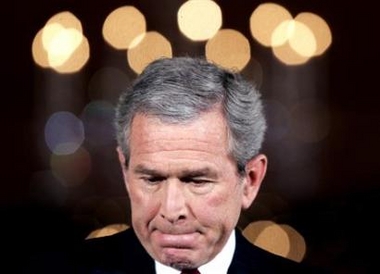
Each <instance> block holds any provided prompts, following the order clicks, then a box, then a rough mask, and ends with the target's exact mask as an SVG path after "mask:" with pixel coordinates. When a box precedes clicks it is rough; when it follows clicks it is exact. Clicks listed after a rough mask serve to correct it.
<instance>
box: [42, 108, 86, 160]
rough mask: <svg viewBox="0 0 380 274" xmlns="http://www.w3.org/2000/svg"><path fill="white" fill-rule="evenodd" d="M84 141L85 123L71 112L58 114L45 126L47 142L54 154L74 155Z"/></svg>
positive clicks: (53, 115)
mask: <svg viewBox="0 0 380 274" xmlns="http://www.w3.org/2000/svg"><path fill="white" fill-rule="evenodd" d="M83 141H84V127H83V123H82V121H81V120H80V119H78V118H77V117H76V116H75V115H74V114H72V113H71V112H68V111H60V112H56V113H54V114H52V115H51V116H50V118H49V119H48V121H47V122H46V124H45V142H46V144H47V146H48V147H49V149H50V151H51V152H52V153H53V154H56V155H67V154H71V153H74V152H75V151H76V150H77V149H78V148H79V147H80V146H81V145H82V143H83Z"/></svg>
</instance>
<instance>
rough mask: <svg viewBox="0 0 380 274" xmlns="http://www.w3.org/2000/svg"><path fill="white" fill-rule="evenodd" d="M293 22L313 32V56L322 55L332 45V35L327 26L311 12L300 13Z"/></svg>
mask: <svg viewBox="0 0 380 274" xmlns="http://www.w3.org/2000/svg"><path fill="white" fill-rule="evenodd" d="M294 20H296V21H298V22H300V23H303V24H305V25H306V26H308V27H309V29H310V30H311V31H312V32H313V34H314V37H315V40H316V46H317V47H316V50H315V53H314V56H318V55H321V54H323V53H324V52H325V51H326V50H327V49H328V48H329V47H330V45H331V43H332V35H331V30H330V28H329V25H328V24H327V23H326V21H325V20H324V19H323V18H321V17H320V16H318V15H316V14H314V13H311V12H302V13H300V14H298V15H297V16H296V17H295V18H294Z"/></svg>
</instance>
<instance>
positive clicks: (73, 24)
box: [45, 11, 83, 33]
mask: <svg viewBox="0 0 380 274" xmlns="http://www.w3.org/2000/svg"><path fill="white" fill-rule="evenodd" d="M53 24H58V25H60V26H62V27H63V28H66V29H71V28H72V29H76V30H77V31H78V32H80V33H82V32H83V29H82V24H81V22H80V21H79V19H78V18H77V17H76V16H75V15H74V14H72V13H71V12H69V11H63V12H59V13H57V14H55V15H53V16H52V17H50V19H49V20H48V21H47V22H46V24H45V25H46V26H47V25H53Z"/></svg>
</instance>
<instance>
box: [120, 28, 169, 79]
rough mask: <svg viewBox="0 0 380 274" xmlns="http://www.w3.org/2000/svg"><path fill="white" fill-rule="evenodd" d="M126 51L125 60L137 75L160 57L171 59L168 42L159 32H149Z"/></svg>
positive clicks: (138, 38)
mask: <svg viewBox="0 0 380 274" xmlns="http://www.w3.org/2000/svg"><path fill="white" fill-rule="evenodd" d="M136 39H137V40H138V42H136V41H135V42H132V43H134V46H133V47H131V48H130V49H129V50H128V51H127V60H128V64H129V66H130V67H131V68H132V70H133V71H134V72H135V73H137V74H139V73H141V72H142V71H143V70H144V68H145V67H146V66H147V65H148V64H150V63H151V62H152V61H154V60H156V59H159V58H162V57H172V55H173V53H172V46H171V44H170V42H169V41H168V40H167V39H166V38H165V37H164V36H163V35H162V34H160V33H159V32H156V31H149V32H147V33H146V34H145V35H143V37H136Z"/></svg>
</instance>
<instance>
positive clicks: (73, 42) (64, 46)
mask: <svg viewBox="0 0 380 274" xmlns="http://www.w3.org/2000/svg"><path fill="white" fill-rule="evenodd" d="M82 39H83V35H82V33H80V32H78V31H77V30H76V29H73V28H70V29H66V28H64V27H62V26H61V25H59V24H56V23H54V24H51V25H46V26H45V27H44V30H43V34H42V44H43V46H44V49H45V50H46V51H47V53H48V60H49V64H50V66H52V67H58V66H60V65H62V64H64V63H65V62H66V61H67V60H68V59H69V58H70V56H71V55H72V53H73V52H74V51H75V50H76V49H77V48H78V47H79V45H80V44H81V43H82Z"/></svg>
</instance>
